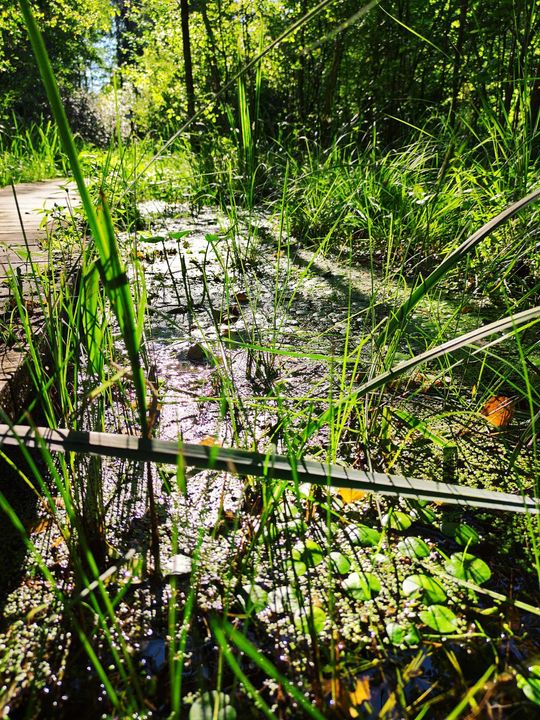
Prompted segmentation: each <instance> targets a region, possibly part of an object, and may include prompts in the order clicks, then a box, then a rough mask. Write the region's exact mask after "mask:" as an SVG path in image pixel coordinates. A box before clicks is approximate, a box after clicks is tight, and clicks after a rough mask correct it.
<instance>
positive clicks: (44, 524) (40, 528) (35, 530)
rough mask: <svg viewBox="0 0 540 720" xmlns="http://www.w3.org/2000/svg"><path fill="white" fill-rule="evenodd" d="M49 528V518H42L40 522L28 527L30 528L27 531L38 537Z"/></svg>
mask: <svg viewBox="0 0 540 720" xmlns="http://www.w3.org/2000/svg"><path fill="white" fill-rule="evenodd" d="M50 526H51V519H50V518H42V519H41V520H38V521H37V522H35V523H34V524H32V525H30V527H29V528H27V529H28V531H29V532H30V533H32V534H33V535H40V534H41V533H44V532H45V531H46V530H48V529H49V527H50Z"/></svg>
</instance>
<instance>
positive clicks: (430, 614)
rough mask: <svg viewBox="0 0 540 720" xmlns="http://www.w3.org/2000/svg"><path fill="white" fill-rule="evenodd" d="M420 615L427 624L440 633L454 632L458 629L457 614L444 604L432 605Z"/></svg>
mask: <svg viewBox="0 0 540 720" xmlns="http://www.w3.org/2000/svg"><path fill="white" fill-rule="evenodd" d="M419 615H420V619H421V620H422V622H423V623H424V624H425V625H427V626H428V627H430V628H431V629H432V630H435V631H436V632H438V633H445V634H446V633H453V632H455V631H456V630H457V629H458V619H457V617H456V615H455V614H454V613H453V612H452V610H450V608H447V607H445V606H444V605H432V606H431V607H429V608H428V609H427V610H422V612H420V613H419Z"/></svg>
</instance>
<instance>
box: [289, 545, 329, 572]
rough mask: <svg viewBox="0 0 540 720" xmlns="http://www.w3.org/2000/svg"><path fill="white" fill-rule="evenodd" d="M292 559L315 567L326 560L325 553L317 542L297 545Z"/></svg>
mask: <svg viewBox="0 0 540 720" xmlns="http://www.w3.org/2000/svg"><path fill="white" fill-rule="evenodd" d="M292 559H293V560H298V561H300V562H303V563H305V564H306V565H308V566H311V567H315V566H317V565H319V564H320V563H321V562H322V561H323V560H324V551H323V549H322V548H321V546H320V545H319V543H317V542H315V540H306V541H305V542H303V543H302V542H300V543H297V544H296V545H295V546H294V548H293V550H292Z"/></svg>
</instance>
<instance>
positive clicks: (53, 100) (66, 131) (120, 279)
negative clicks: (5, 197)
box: [19, 0, 146, 434]
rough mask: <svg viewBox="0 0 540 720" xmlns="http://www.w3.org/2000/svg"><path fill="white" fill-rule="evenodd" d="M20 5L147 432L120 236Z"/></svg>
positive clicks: (24, 0)
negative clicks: (86, 173) (88, 179)
mask: <svg viewBox="0 0 540 720" xmlns="http://www.w3.org/2000/svg"><path fill="white" fill-rule="evenodd" d="M19 5H20V8H21V12H22V15H23V18H24V22H25V25H26V29H27V31H28V35H29V37H30V42H31V44H32V49H33V51H34V55H35V57H36V61H37V64H38V67H39V72H40V74H41V79H42V81H43V85H44V87H45V90H46V93H47V97H48V99H49V104H50V106H51V110H52V113H53V116H54V119H55V121H56V125H57V128H58V133H59V135H60V138H61V141H62V146H63V148H64V152H65V153H66V155H67V157H68V160H69V164H70V167H71V171H72V173H73V177H74V179H75V182H76V183H77V189H78V191H79V195H80V198H81V202H82V205H83V208H84V211H85V214H86V218H87V220H88V224H89V226H90V231H91V233H92V237H93V238H94V242H95V245H96V249H97V251H98V254H99V258H100V262H101V267H102V271H103V280H104V284H105V292H106V293H107V296H108V298H109V300H110V302H111V305H112V307H113V310H114V312H115V314H116V317H117V319H118V322H119V324H120V328H121V331H122V336H123V339H124V342H125V344H126V349H127V351H128V356H129V360H130V363H131V366H132V370H133V382H134V384H135V390H136V393H137V404H138V409H139V417H140V423H141V429H142V431H143V434H145V433H146V390H145V385H144V377H143V372H142V369H141V363H140V354H139V349H140V348H139V341H138V337H137V322H136V319H135V310H134V306H133V299H132V297H131V293H130V290H129V284H128V279H127V276H126V273H125V269H124V267H123V264H122V261H121V259H120V255H119V253H118V247H117V244H116V236H115V233H114V228H113V226H112V221H111V218H110V214H109V212H108V209H107V204H106V202H105V199H104V197H103V195H102V197H101V213H100V217H98V214H97V213H96V210H95V208H94V205H93V203H92V200H91V198H90V194H89V192H88V188H87V187H86V183H85V182H84V177H83V173H82V168H81V165H80V162H79V156H78V153H77V148H76V147H75V142H74V140H73V135H72V133H71V129H70V126H69V122H68V119H67V116H66V112H65V109H64V105H63V103H62V100H61V98H60V92H59V90H58V85H57V83H56V78H55V75H54V72H53V69H52V67H51V63H50V60H49V56H48V54H47V50H46V48H45V43H44V42H43V37H42V35H41V32H40V30H39V28H38V26H37V23H36V21H35V18H34V16H33V14H32V10H31V8H30V3H29V2H28V0H19Z"/></svg>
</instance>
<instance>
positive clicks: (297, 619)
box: [294, 607, 326, 635]
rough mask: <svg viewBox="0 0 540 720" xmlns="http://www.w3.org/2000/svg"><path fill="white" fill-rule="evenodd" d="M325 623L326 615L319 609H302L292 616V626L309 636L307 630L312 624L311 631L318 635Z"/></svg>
mask: <svg viewBox="0 0 540 720" xmlns="http://www.w3.org/2000/svg"><path fill="white" fill-rule="evenodd" d="M325 622H326V613H325V612H324V610H323V609H322V608H320V607H312V608H302V609H300V610H298V611H297V612H296V613H295V614H294V625H295V627H296V629H297V630H299V631H300V632H302V633H305V634H306V635H307V634H309V628H310V625H311V623H313V629H314V631H315V633H316V634H317V635H318V634H319V633H320V632H322V630H323V628H324V624H325Z"/></svg>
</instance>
